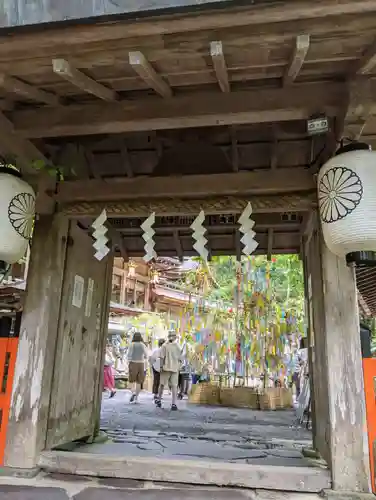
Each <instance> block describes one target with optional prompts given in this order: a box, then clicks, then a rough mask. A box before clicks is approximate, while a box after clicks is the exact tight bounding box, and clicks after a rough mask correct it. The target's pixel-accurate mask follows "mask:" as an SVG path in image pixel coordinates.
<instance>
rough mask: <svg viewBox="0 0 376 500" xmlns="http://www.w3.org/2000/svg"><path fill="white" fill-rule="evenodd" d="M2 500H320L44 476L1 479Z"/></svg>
mask: <svg viewBox="0 0 376 500" xmlns="http://www.w3.org/2000/svg"><path fill="white" fill-rule="evenodd" d="M0 498H1V500H103V499H106V500H320V498H321V499H322V497H321V496H319V495H318V494H314V493H283V492H276V491H267V490H240V489H228V488H217V487H210V486H208V487H196V486H194V485H169V484H162V483H153V482H151V481H149V482H145V481H133V480H129V479H106V478H89V477H84V476H80V477H77V476H70V475H66V474H44V473H41V474H40V475H39V476H38V477H36V478H33V479H19V478H10V479H9V478H8V479H7V478H4V477H2V478H0Z"/></svg>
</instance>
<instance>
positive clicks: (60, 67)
mask: <svg viewBox="0 0 376 500" xmlns="http://www.w3.org/2000/svg"><path fill="white" fill-rule="evenodd" d="M52 67H53V70H54V72H55V73H56V74H57V75H59V76H61V77H62V78H64V79H65V80H67V81H68V82H70V83H72V84H73V85H74V86H76V87H78V88H79V89H81V90H83V91H84V92H88V93H89V94H93V95H95V96H96V97H99V99H102V100H103V101H116V100H118V98H119V96H118V94H117V93H116V92H115V91H114V90H112V89H109V88H107V87H105V86H104V85H102V84H101V83H98V82H96V81H95V80H93V79H92V78H90V77H89V76H86V75H85V74H84V73H82V72H81V71H79V70H78V69H77V68H75V67H74V66H73V65H72V64H71V63H69V62H68V61H66V60H65V59H53V61H52Z"/></svg>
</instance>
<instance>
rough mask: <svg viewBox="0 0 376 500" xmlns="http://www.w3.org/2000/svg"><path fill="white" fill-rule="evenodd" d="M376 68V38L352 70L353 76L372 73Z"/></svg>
mask: <svg viewBox="0 0 376 500" xmlns="http://www.w3.org/2000/svg"><path fill="white" fill-rule="evenodd" d="M375 66H376V38H375V40H374V41H373V42H372V43H371V45H369V46H368V47H367V48H366V50H365V51H364V52H363V54H362V56H361V58H360V59H359V61H358V62H357V63H356V64H355V65H354V67H353V68H352V74H353V75H365V74H367V73H371V71H372V70H373V69H375Z"/></svg>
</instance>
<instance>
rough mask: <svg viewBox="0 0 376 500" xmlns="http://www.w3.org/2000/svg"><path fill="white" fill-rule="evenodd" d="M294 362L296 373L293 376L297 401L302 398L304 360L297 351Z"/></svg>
mask: <svg viewBox="0 0 376 500" xmlns="http://www.w3.org/2000/svg"><path fill="white" fill-rule="evenodd" d="M293 360H294V365H293V369H294V372H293V374H292V383H293V385H295V391H296V400H298V399H299V396H300V389H301V373H302V358H301V356H300V352H299V351H298V350H296V351H295V354H294V358H293Z"/></svg>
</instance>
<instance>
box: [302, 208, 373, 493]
mask: <svg viewBox="0 0 376 500" xmlns="http://www.w3.org/2000/svg"><path fill="white" fill-rule="evenodd" d="M305 251H306V258H307V275H308V276H307V278H308V284H307V286H308V290H311V291H309V292H308V293H310V294H311V298H312V299H311V306H310V307H311V314H310V316H311V319H312V324H311V330H312V332H311V349H312V365H313V366H312V368H313V382H314V383H313V387H314V397H315V423H316V425H315V440H314V441H315V446H316V447H317V449H318V451H319V452H320V453H321V455H322V456H323V458H324V459H325V460H326V461H327V463H328V465H329V468H330V470H331V474H332V481H333V489H335V490H347V491H358V492H365V493H368V492H370V491H371V490H370V468H369V452H368V438H367V427H366V413H365V398H364V385H363V370H362V358H361V349H360V333H359V317H358V305H357V293H356V283H355V273H354V269H351V268H349V267H347V265H346V262H345V260H344V259H341V258H338V257H336V256H335V255H334V254H332V253H331V252H330V251H329V249H328V248H327V247H326V245H325V243H324V241H323V238H322V235H321V230H320V227H319V223H318V218H317V215H315V220H314V223H313V225H312V229H311V233H310V234H309V235H308V236H307V237H306V238H305Z"/></svg>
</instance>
